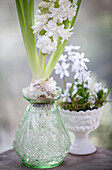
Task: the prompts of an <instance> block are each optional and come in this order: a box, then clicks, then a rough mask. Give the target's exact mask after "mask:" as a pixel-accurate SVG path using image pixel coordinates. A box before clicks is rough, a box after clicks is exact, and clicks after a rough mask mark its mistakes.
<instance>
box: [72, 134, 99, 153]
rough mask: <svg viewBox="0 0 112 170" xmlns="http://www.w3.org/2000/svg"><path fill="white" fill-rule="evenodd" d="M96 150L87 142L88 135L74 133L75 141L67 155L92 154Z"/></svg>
mask: <svg viewBox="0 0 112 170" xmlns="http://www.w3.org/2000/svg"><path fill="white" fill-rule="evenodd" d="M95 151H96V148H95V147H94V146H93V145H92V144H91V143H90V141H89V140H88V133H75V140H74V142H73V143H72V145H71V147H70V151H69V153H71V154H76V155H87V154H92V153H94V152H95Z"/></svg>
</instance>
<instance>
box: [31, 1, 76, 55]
mask: <svg viewBox="0 0 112 170" xmlns="http://www.w3.org/2000/svg"><path fill="white" fill-rule="evenodd" d="M76 3H77V1H76V0H73V3H71V2H70V1H69V0H58V1H57V0H49V1H48V0H46V1H45V0H44V1H42V2H41V3H40V5H39V10H38V11H37V13H36V16H35V25H34V26H32V29H33V33H34V34H38V40H37V47H38V48H39V49H40V50H41V51H42V53H44V54H50V53H51V52H53V51H55V50H56V48H57V39H58V37H61V42H62V43H63V42H64V40H68V39H69V37H70V36H71V35H72V32H71V31H72V30H73V27H72V28H71V27H70V22H71V21H72V19H73V17H74V16H75V15H76V10H77V5H76ZM66 22H67V23H69V26H68V27H67V28H65V27H66Z"/></svg>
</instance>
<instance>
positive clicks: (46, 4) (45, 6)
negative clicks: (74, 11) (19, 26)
mask: <svg viewBox="0 0 112 170" xmlns="http://www.w3.org/2000/svg"><path fill="white" fill-rule="evenodd" d="M49 5H50V3H49V2H45V1H42V2H41V3H40V4H39V7H42V8H49Z"/></svg>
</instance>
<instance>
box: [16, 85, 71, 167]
mask: <svg viewBox="0 0 112 170" xmlns="http://www.w3.org/2000/svg"><path fill="white" fill-rule="evenodd" d="M57 90H58V93H60V88H58V89H57ZM25 93H26V89H23V96H24V97H25ZM25 98H26V97H25ZM58 98H59V96H58V97H57V98H56V99H55V100H57V99H58ZM26 99H27V100H28V101H30V104H29V105H28V107H27V109H26V111H25V113H24V116H23V118H22V121H21V123H20V125H19V128H18V131H17V133H16V136H15V138H14V142H13V148H14V149H15V151H16V153H17V154H18V155H19V156H20V158H21V160H22V163H23V164H24V165H26V166H29V167H32V168H48V167H55V166H58V165H60V164H61V163H62V161H63V159H64V157H65V156H66V155H67V153H68V151H69V148H70V139H69V136H68V133H67V131H66V129H65V127H64V124H63V122H62V119H61V116H60V113H59V110H58V108H57V107H56V104H55V100H47V101H33V100H30V99H28V98H26Z"/></svg>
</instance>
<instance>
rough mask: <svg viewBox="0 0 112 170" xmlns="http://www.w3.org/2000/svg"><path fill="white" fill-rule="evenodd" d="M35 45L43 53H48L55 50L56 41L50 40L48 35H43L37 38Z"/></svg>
mask: <svg viewBox="0 0 112 170" xmlns="http://www.w3.org/2000/svg"><path fill="white" fill-rule="evenodd" d="M36 46H37V47H38V48H39V49H40V50H41V51H42V53H43V54H50V53H51V52H52V51H55V50H56V47H57V41H56V40H54V41H53V42H52V41H51V39H50V38H49V37H47V36H45V35H44V36H42V37H40V38H39V39H38V41H37V45H36Z"/></svg>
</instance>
